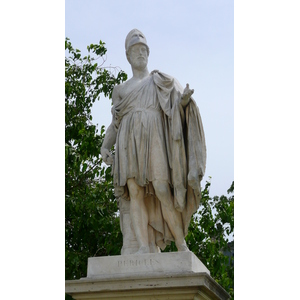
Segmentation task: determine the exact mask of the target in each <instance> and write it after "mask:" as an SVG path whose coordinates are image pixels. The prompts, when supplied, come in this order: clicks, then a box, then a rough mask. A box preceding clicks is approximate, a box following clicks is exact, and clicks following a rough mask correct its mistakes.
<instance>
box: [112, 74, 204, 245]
mask: <svg viewBox="0 0 300 300" xmlns="http://www.w3.org/2000/svg"><path fill="white" fill-rule="evenodd" d="M153 87H154V89H153ZM148 89H150V92H151V93H153V91H155V93H153V97H157V99H158V101H159V105H160V108H161V109H162V111H163V114H162V115H163V124H164V133H165V139H166V141H165V143H166V149H167V157H168V163H169V166H168V167H169V168H170V174H171V190H172V192H173V195H174V206H175V208H176V209H177V210H178V211H180V212H181V215H182V227H183V232H184V234H185V235H187V232H188V226H189V223H190V220H191V217H192V215H193V214H194V213H195V212H196V211H197V209H198V207H199V205H200V201H201V188H200V182H201V180H202V178H203V176H204V172H205V166H206V145H205V136H204V130H203V125H202V120H201V116H200V113H199V109H198V107H197V105H196V103H195V101H194V99H191V101H190V102H189V104H188V105H187V107H186V108H183V107H182V106H181V104H180V97H181V95H182V93H183V88H182V86H181V85H180V84H179V83H178V81H177V80H176V79H175V78H173V77H171V76H169V75H166V74H164V73H161V72H158V71H157V72H154V73H151V75H150V76H149V79H147V80H145V81H144V82H143V83H142V84H141V85H140V86H139V87H138V88H137V89H136V90H134V91H132V92H131V93H130V94H129V95H127V96H126V97H125V98H124V99H123V100H122V101H120V102H119V103H117V104H116V105H114V107H113V110H112V111H113V114H114V120H115V123H116V124H115V126H116V128H118V126H119V124H120V122H121V120H122V117H123V116H124V115H126V114H127V113H129V112H131V111H132V110H134V109H135V103H134V99H136V98H137V97H139V98H140V97H143V94H144V93H145V90H146V91H147V90H148ZM148 92H149V91H148ZM119 138H121V139H124V138H125V139H126V137H123V136H122V137H119V136H117V139H119ZM113 172H118V170H117V168H115V166H113ZM115 195H116V197H122V198H124V199H127V200H130V198H129V193H128V189H127V186H126V185H124V186H119V185H118V184H115ZM145 195H146V197H145V204H146V207H147V210H148V214H149V216H148V217H149V225H150V226H151V227H152V228H153V229H154V231H155V234H154V236H155V243H156V244H157V245H158V246H159V247H160V248H161V249H164V248H165V246H166V244H169V243H170V241H174V237H173V236H172V233H171V231H170V229H169V227H168V225H167V223H166V221H165V219H164V216H163V215H164V213H163V207H162V206H161V203H160V201H159V200H158V199H157V198H156V197H155V191H154V189H153V186H152V184H151V182H150V183H149V184H148V185H147V186H145Z"/></svg>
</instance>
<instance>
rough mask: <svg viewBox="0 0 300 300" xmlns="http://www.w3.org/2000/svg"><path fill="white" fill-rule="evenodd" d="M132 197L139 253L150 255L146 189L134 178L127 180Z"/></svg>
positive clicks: (132, 214)
mask: <svg viewBox="0 0 300 300" xmlns="http://www.w3.org/2000/svg"><path fill="white" fill-rule="evenodd" d="M127 186H128V190H129V195H130V218H131V222H132V226H133V229H134V232H135V235H136V239H137V242H138V244H139V247H140V248H139V251H138V252H137V254H139V253H149V252H150V250H149V242H148V212H147V208H146V205H145V199H144V188H143V187H141V186H139V185H138V184H137V183H136V182H135V179H134V178H130V179H128V180H127Z"/></svg>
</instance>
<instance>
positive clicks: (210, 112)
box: [65, 0, 234, 196]
mask: <svg viewBox="0 0 300 300" xmlns="http://www.w3.org/2000/svg"><path fill="white" fill-rule="evenodd" d="M133 28H137V29H139V30H141V31H142V32H143V33H144V34H145V36H146V39H147V42H148V45H149V47H150V56H149V63H148V67H149V71H151V70H154V69H158V70H160V71H162V72H164V73H167V74H170V75H172V76H174V77H175V78H177V79H178V80H179V82H180V83H181V85H183V86H185V84H186V83H189V84H190V87H191V88H193V89H194V90H195V92H194V99H195V100H196V102H197V104H198V106H199V109H200V114H201V117H202V121H203V126H204V131H205V137H206V146H207V168H206V174H205V177H204V180H203V181H202V186H204V184H205V181H206V180H208V177H209V176H211V177H212V179H211V183H212V185H211V190H210V194H211V196H215V195H219V196H220V195H222V194H226V192H227V189H228V188H229V187H230V185H231V182H232V181H233V180H234V174H233V167H234V166H233V1H231V0H218V1H214V0H210V1H196V0H195V1H189V0H188V1H171V0H168V1H166V0H165V1H161V0H152V1H137V0H131V1H130V0H129V1H121V0H120V1H112V0H101V1H94V0H92V1H91V0H90V1H74V0H66V1H65V36H66V37H68V38H70V40H71V42H72V44H73V47H75V48H78V49H80V50H82V51H83V52H86V46H87V45H89V44H91V43H97V42H99V40H102V41H103V42H105V43H106V47H107V50H108V51H107V61H106V64H105V65H106V66H118V67H120V68H121V69H122V70H124V71H125V72H126V73H127V74H128V78H130V77H131V76H132V71H131V67H130V65H129V63H128V61H127V60H126V56H125V47H124V43H125V38H126V35H127V34H128V32H129V31H130V30H131V29H133ZM110 105H111V104H110V100H108V99H106V98H105V97H104V96H102V97H101V99H100V101H99V102H98V103H96V104H95V105H94V108H93V121H94V122H95V123H97V124H99V126H101V125H105V126H106V127H107V126H108V125H109V124H110V122H111V113H110Z"/></svg>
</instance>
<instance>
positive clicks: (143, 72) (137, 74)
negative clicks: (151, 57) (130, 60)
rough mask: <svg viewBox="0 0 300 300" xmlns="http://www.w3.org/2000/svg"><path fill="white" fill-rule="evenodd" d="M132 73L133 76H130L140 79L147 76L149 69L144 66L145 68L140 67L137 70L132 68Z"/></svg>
mask: <svg viewBox="0 0 300 300" xmlns="http://www.w3.org/2000/svg"><path fill="white" fill-rule="evenodd" d="M132 74H133V76H132V77H133V78H135V79H139V80H141V79H143V78H145V77H147V76H149V71H148V68H147V67H145V69H142V70H137V69H133V68H132Z"/></svg>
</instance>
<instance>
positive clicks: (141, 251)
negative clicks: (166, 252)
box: [134, 246, 150, 254]
mask: <svg viewBox="0 0 300 300" xmlns="http://www.w3.org/2000/svg"><path fill="white" fill-rule="evenodd" d="M146 253H150V249H149V247H148V246H141V247H140V249H139V250H138V251H137V252H135V253H134V254H146Z"/></svg>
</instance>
